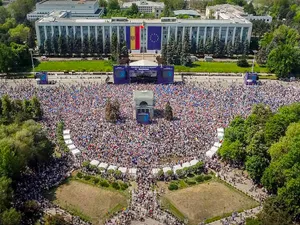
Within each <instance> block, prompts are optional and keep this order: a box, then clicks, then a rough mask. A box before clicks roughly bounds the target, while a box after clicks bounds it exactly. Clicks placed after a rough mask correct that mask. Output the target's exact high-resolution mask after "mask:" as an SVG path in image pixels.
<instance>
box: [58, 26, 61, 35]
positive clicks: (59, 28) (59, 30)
mask: <svg viewBox="0 0 300 225" xmlns="http://www.w3.org/2000/svg"><path fill="white" fill-rule="evenodd" d="M58 34H59V36H61V27H60V26H58Z"/></svg>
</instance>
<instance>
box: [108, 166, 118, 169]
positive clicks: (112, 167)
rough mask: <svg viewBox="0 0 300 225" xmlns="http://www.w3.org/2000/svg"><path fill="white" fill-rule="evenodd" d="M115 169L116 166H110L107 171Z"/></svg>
mask: <svg viewBox="0 0 300 225" xmlns="http://www.w3.org/2000/svg"><path fill="white" fill-rule="evenodd" d="M116 169H118V167H117V166H114V165H110V166H109V167H108V168H107V170H116Z"/></svg>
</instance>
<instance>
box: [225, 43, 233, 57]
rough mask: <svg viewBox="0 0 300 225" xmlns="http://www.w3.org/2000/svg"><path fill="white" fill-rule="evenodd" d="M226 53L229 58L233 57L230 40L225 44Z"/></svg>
mask: <svg viewBox="0 0 300 225" xmlns="http://www.w3.org/2000/svg"><path fill="white" fill-rule="evenodd" d="M226 55H227V57H229V58H232V57H233V46H232V44H231V42H228V43H227V46H226Z"/></svg>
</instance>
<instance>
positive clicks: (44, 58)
mask: <svg viewBox="0 0 300 225" xmlns="http://www.w3.org/2000/svg"><path fill="white" fill-rule="evenodd" d="M41 60H42V61H49V59H48V58H47V57H46V56H44V55H43V56H42V57H41Z"/></svg>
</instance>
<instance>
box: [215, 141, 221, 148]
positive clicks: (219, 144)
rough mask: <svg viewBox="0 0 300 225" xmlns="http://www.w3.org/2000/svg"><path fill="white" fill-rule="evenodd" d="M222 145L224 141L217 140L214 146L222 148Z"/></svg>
mask: <svg viewBox="0 0 300 225" xmlns="http://www.w3.org/2000/svg"><path fill="white" fill-rule="evenodd" d="M221 145H222V143H220V142H215V143H214V146H215V147H217V148H220V147H221Z"/></svg>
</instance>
